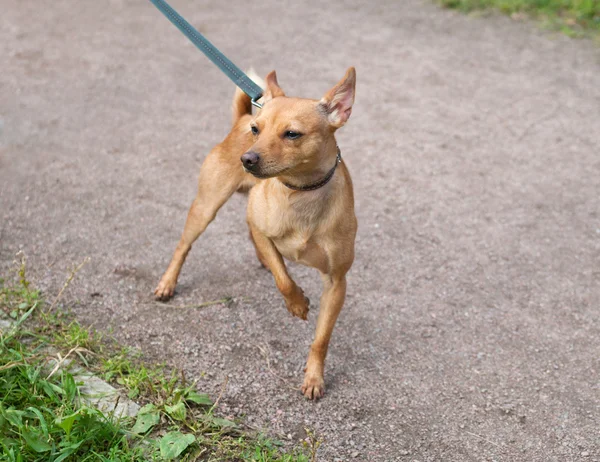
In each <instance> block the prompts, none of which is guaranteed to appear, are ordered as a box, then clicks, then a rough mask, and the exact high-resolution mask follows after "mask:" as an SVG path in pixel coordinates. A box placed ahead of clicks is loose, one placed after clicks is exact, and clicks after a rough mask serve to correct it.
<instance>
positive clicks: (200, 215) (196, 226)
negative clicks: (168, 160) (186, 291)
mask: <svg viewBox="0 0 600 462" xmlns="http://www.w3.org/2000/svg"><path fill="white" fill-rule="evenodd" d="M248 176H249V175H248V174H246V173H244V171H243V169H242V166H241V164H240V161H239V158H236V159H231V155H228V154H226V153H225V152H224V151H223V149H222V148H221V147H220V146H217V147H216V148H215V149H213V150H212V151H211V152H210V154H209V155H208V156H207V157H206V160H205V161H204V163H203V164H202V167H201V169H200V178H199V180H198V194H197V196H196V198H195V199H194V202H193V203H192V206H191V207H190V211H189V212H188V216H187V220H186V222H185V227H184V228H183V234H182V235H181V239H180V240H179V243H178V244H177V248H176V249H175V253H174V254H173V258H172V259H171V263H170V264H169V267H168V268H167V270H166V271H165V274H164V275H163V277H162V278H161V279H160V282H159V283H158V286H157V287H156V289H155V291H154V295H155V296H156V298H157V299H159V300H168V299H169V298H170V297H172V296H173V293H174V292H175V286H176V285H177V278H178V277H179V272H180V271H181V267H182V266H183V263H184V262H185V257H186V256H187V254H188V252H189V251H190V249H191V248H192V244H193V243H194V241H195V240H196V239H198V237H199V236H200V235H201V234H202V233H203V232H204V230H205V229H206V227H207V226H208V225H209V224H210V222H211V221H213V219H214V218H215V216H216V215H217V212H218V211H219V209H220V208H221V206H222V205H223V204H224V203H225V202H227V200H228V199H229V198H230V197H231V195H232V194H233V193H234V192H235V191H236V190H238V189H243V188H244V183H245V182H247V181H248V179H247V177H248Z"/></svg>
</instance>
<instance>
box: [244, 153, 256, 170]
mask: <svg viewBox="0 0 600 462" xmlns="http://www.w3.org/2000/svg"><path fill="white" fill-rule="evenodd" d="M259 160H260V156H259V155H258V154H257V153H256V152H254V151H248V152H247V153H245V154H243V155H242V164H244V167H246V168H247V169H248V170H252V169H253V168H254V167H256V164H258V161H259Z"/></svg>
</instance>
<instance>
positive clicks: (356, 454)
mask: <svg viewBox="0 0 600 462" xmlns="http://www.w3.org/2000/svg"><path fill="white" fill-rule="evenodd" d="M359 454H360V452H358V451H354V452H353V453H352V458H353V459H356V458H357V457H358V455H359Z"/></svg>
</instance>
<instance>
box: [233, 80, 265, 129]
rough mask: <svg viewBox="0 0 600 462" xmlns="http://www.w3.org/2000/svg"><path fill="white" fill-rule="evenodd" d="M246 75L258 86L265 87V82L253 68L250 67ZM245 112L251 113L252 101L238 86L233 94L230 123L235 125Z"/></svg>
mask: <svg viewBox="0 0 600 462" xmlns="http://www.w3.org/2000/svg"><path fill="white" fill-rule="evenodd" d="M247 75H248V77H250V79H252V80H253V81H254V83H256V84H257V85H258V86H259V87H260V88H265V82H264V81H263V80H262V79H261V78H260V77H259V76H258V75H257V74H256V72H254V69H252V68H250V70H248V72H247ZM246 114H252V103H251V101H250V97H249V96H248V95H247V94H246V93H244V92H243V91H242V90H240V89H239V88H236V89H235V94H234V95H233V119H232V123H233V125H235V124H236V123H237V121H238V120H240V119H241V118H242V117H243V116H245V115H246Z"/></svg>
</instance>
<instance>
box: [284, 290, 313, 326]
mask: <svg viewBox="0 0 600 462" xmlns="http://www.w3.org/2000/svg"><path fill="white" fill-rule="evenodd" d="M300 295H301V296H300V297H298V298H299V301H293V302H289V303H287V302H286V305H287V309H288V311H289V312H290V313H292V314H293V315H294V316H297V317H298V318H300V319H303V320H304V321H306V320H307V319H308V311H309V309H310V300H309V299H308V297H305V296H304V294H303V293H301V294H300Z"/></svg>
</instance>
